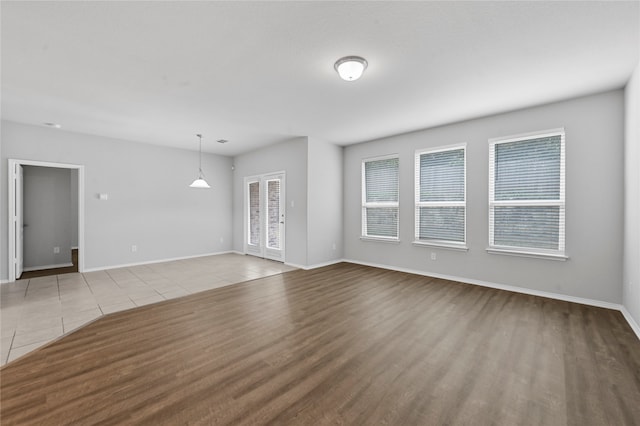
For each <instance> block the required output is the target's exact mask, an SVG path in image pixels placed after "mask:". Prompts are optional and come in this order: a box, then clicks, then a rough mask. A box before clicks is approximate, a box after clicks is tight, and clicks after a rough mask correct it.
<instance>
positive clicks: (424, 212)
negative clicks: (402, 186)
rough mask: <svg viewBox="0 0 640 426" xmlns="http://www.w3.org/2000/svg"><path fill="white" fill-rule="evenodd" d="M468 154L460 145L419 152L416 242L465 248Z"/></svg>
mask: <svg viewBox="0 0 640 426" xmlns="http://www.w3.org/2000/svg"><path fill="white" fill-rule="evenodd" d="M465 151H466V147H465V146H464V145H458V146H454V147H446V148H437V149H433V150H424V151H418V152H416V157H415V179H416V184H415V238H416V241H418V242H431V243H447V244H459V245H464V243H465V241H466V238H465V235H466V232H465V230H466V183H465V176H466V167H465V165H466V159H465Z"/></svg>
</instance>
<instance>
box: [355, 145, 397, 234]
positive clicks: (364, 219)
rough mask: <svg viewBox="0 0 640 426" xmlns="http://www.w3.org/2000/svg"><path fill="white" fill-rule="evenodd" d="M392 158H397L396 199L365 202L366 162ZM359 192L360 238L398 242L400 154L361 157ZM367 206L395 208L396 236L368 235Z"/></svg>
mask: <svg viewBox="0 0 640 426" xmlns="http://www.w3.org/2000/svg"><path fill="white" fill-rule="evenodd" d="M392 158H397V159H398V200H397V201H376V202H367V183H366V164H367V163H370V162H374V161H381V160H389V159H392ZM360 192H361V216H360V222H361V230H360V239H361V240H369V241H383V242H391V243H399V242H400V155H399V154H388V155H381V156H377V157H368V158H363V159H362V166H361V186H360ZM367 208H396V210H397V216H398V221H397V224H396V236H395V237H386V236H383V235H369V234H368V232H367V231H368V230H367Z"/></svg>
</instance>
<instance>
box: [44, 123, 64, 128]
mask: <svg viewBox="0 0 640 426" xmlns="http://www.w3.org/2000/svg"><path fill="white" fill-rule="evenodd" d="M44 125H45V126H49V127H53V128H54V129H60V128H61V127H62V126H61V125H60V124H58V123H44Z"/></svg>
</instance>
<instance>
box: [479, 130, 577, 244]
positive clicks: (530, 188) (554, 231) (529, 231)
mask: <svg viewBox="0 0 640 426" xmlns="http://www.w3.org/2000/svg"><path fill="white" fill-rule="evenodd" d="M489 157H490V158H489V178H490V188H489V221H490V222H489V234H490V235H489V239H490V246H493V247H512V248H517V249H525V250H530V251H540V252H543V253H544V252H553V253H558V254H562V253H564V238H565V223H564V219H565V204H564V201H565V193H564V191H565V188H564V186H565V156H564V132H562V131H555V132H552V133H547V134H540V135H534V136H528V137H523V138H518V139H515V140H513V139H512V140H503V141H501V140H497V141H493V142H491V144H490V155H489Z"/></svg>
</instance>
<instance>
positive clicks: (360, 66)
mask: <svg viewBox="0 0 640 426" xmlns="http://www.w3.org/2000/svg"><path fill="white" fill-rule="evenodd" d="M367 65H368V63H367V60H366V59H364V58H361V57H360V56H345V57H344V58H340V59H338V60H337V61H336V63H335V65H334V66H333V67H334V68H335V69H336V71H337V72H338V75H339V76H340V78H341V79H343V80H345V81H356V80H357V79H359V78H360V77H362V73H364V70H366V69H367Z"/></svg>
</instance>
